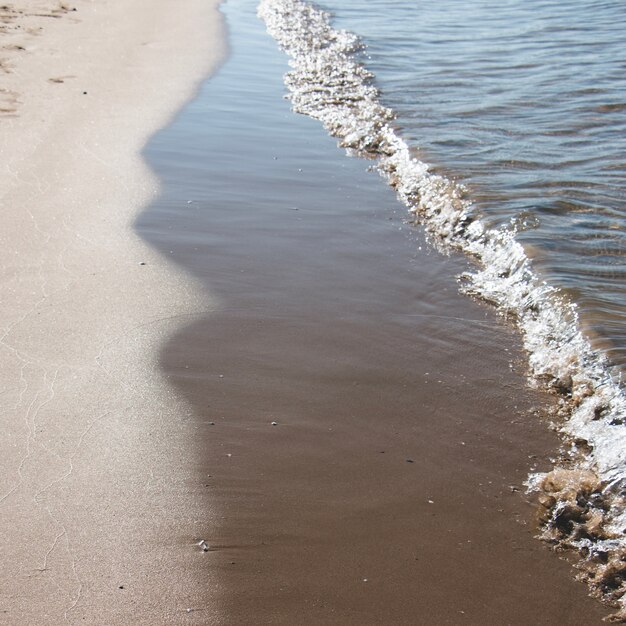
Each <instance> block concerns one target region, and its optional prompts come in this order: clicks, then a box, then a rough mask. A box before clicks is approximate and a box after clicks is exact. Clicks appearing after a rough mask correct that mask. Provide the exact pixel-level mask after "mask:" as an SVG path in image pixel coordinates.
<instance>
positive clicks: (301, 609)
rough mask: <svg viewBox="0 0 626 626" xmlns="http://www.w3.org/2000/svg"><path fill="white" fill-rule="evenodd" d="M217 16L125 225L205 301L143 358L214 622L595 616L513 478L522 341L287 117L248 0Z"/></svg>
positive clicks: (374, 193) (527, 439) (385, 202)
mask: <svg viewBox="0 0 626 626" xmlns="http://www.w3.org/2000/svg"><path fill="white" fill-rule="evenodd" d="M226 12H227V14H228V17H229V19H230V21H231V27H232V30H233V33H232V42H231V43H232V46H233V56H232V59H231V60H230V62H229V63H228V65H227V66H226V67H225V68H224V69H223V70H222V72H221V73H220V75H219V76H218V78H217V79H215V80H213V81H212V82H211V83H209V85H207V86H206V88H205V89H204V91H203V93H202V94H201V95H200V97H199V99H198V100H197V101H196V102H194V103H193V104H192V105H191V106H190V107H189V108H188V110H187V111H186V112H185V113H184V114H183V115H182V116H181V117H180V118H179V120H178V121H177V122H176V123H175V124H174V125H173V126H172V127H170V128H169V129H167V131H165V132H164V133H161V134H160V135H159V136H158V137H157V138H155V140H154V141H153V142H152V144H151V146H150V149H149V152H148V156H149V157H150V160H151V162H152V164H153V165H154V166H155V167H156V169H157V171H158V172H159V173H160V174H161V176H162V177H163V179H164V188H165V190H164V194H163V196H162V198H161V199H160V200H159V202H158V203H157V204H155V205H154V206H153V207H151V209H150V210H149V211H148V212H146V213H144V215H143V216H142V217H141V218H140V220H139V222H138V224H137V228H138V230H139V232H140V233H141V234H142V235H143V236H144V237H145V238H146V239H147V240H148V241H149V242H151V243H152V244H153V245H154V246H156V247H157V248H158V249H160V250H161V251H162V252H163V253H164V254H167V255H168V257H170V258H171V259H173V260H174V261H175V262H177V263H179V264H181V265H182V266H183V267H185V268H186V269H187V270H188V271H190V272H191V273H192V274H193V275H194V276H196V277H197V278H199V279H201V280H202V281H204V283H205V284H206V285H207V287H208V288H209V289H210V291H211V293H212V294H213V295H215V296H217V298H218V300H219V301H220V305H219V307H218V308H217V309H216V310H215V311H213V312H212V313H211V314H209V315H207V317H206V319H204V320H201V321H198V322H196V323H194V324H193V325H190V326H187V327H185V328H183V329H181V330H180V331H179V332H178V333H177V334H176V335H175V336H174V337H173V338H172V339H171V340H170V341H169V342H168V343H167V345H166V346H164V348H163V350H162V352H161V366H162V369H163V371H164V373H165V375H166V376H167V377H168V379H169V380H170V381H171V383H172V384H173V385H174V386H175V387H176V388H177V389H178V390H179V391H180V392H181V394H182V395H183V396H184V397H185V399H187V400H189V401H190V402H191V403H192V404H193V406H194V407H195V408H196V426H195V429H196V433H197V438H196V452H197V455H198V456H197V464H198V474H199V475H198V480H199V482H201V484H202V485H203V488H204V489H206V490H208V491H209V492H210V493H211V494H212V496H213V501H214V503H215V505H216V506H217V508H218V510H219V511H220V523H219V524H218V525H215V523H211V524H209V523H207V525H206V528H204V537H205V539H206V540H207V542H208V544H209V546H210V548H211V549H210V550H209V552H207V554H206V563H207V568H208V569H210V570H211V571H212V572H214V573H215V572H218V573H219V578H220V581H221V583H222V585H223V587H222V588H223V589H225V597H224V598H222V608H223V610H224V613H225V615H227V616H228V623H233V624H259V623H263V624H266V623H267V624H269V623H280V624H421V623H423V624H457V623H474V624H479V623H480V624H487V623H488V624H503V623H508V624H527V623H541V624H555V623H568V624H577V623H580V624H582V623H598V622H599V621H600V619H601V617H602V616H603V615H605V614H606V611H604V610H603V608H602V607H601V606H600V605H598V604H595V603H594V602H593V601H591V600H590V599H588V598H587V597H586V596H585V590H584V588H583V587H582V586H581V585H578V584H577V583H575V582H573V581H572V580H571V572H570V569H569V566H568V565H567V564H565V563H562V562H560V561H559V560H558V559H557V558H556V557H555V556H554V555H551V554H550V553H549V552H548V551H547V550H546V548H545V547H544V546H542V545H541V544H539V543H538V542H537V541H536V540H534V539H533V537H532V535H533V532H534V529H533V526H532V511H531V509H530V507H529V506H528V505H527V504H526V503H525V501H524V498H523V496H522V495H521V494H520V492H519V491H518V490H519V489H521V488H522V484H521V483H522V481H523V480H524V479H525V478H526V474H527V472H528V470H529V468H530V467H532V466H533V465H535V464H539V467H540V468H545V467H547V462H546V457H547V456H548V455H549V454H550V453H552V452H553V451H554V450H555V448H556V446H557V441H556V438H555V437H553V436H552V435H551V434H550V433H548V431H547V429H546V426H545V424H542V423H541V422H540V420H539V419H538V418H537V417H536V416H534V415H533V414H532V412H531V408H532V407H533V406H535V405H536V404H538V403H545V402H547V399H546V398H545V397H542V396H539V395H538V394H534V393H532V392H530V391H529V390H528V389H527V388H526V387H525V380H524V377H523V371H522V366H520V367H519V371H517V368H516V367H513V368H511V367H510V363H514V364H515V363H518V362H522V359H521V353H520V349H519V342H518V341H517V340H516V338H515V337H514V336H513V334H512V331H510V330H509V329H508V328H506V327H504V326H503V325H502V324H501V323H500V322H498V321H497V320H496V319H495V315H494V314H493V312H492V311H491V310H489V309H487V308H484V307H482V306H480V305H478V304H476V303H473V302H471V301H469V300H467V299H464V298H462V297H461V296H459V295H458V294H457V287H456V283H455V280H454V276H455V275H456V274H458V273H459V272H460V271H461V270H462V268H463V261H462V260H460V259H457V258H444V257H440V256H438V255H437V254H436V253H434V252H432V251H429V249H428V247H427V244H425V243H424V242H423V241H422V240H421V238H420V235H419V234H418V233H417V232H415V230H414V229H412V228H411V227H409V226H407V225H404V224H402V222H401V220H400V217H401V216H403V214H404V211H403V209H402V208H401V207H399V206H398V205H397V204H396V202H395V200H394V198H393V195H392V193H391V192H390V191H388V190H387V189H386V188H385V186H384V185H383V184H382V181H380V180H378V179H377V177H376V176H375V175H373V174H368V173H367V172H365V171H364V170H365V164H364V163H363V162H360V161H357V160H349V159H346V157H345V156H344V155H343V154H342V153H341V152H340V151H339V150H337V149H336V148H335V147H334V145H333V142H332V140H330V139H328V138H327V137H325V136H324V133H323V131H322V129H321V128H320V127H319V126H318V125H317V124H316V123H314V122H312V121H310V120H308V119H305V118H301V117H297V116H295V115H292V114H290V113H289V111H288V105H287V104H286V103H284V102H281V100H280V95H281V94H282V91H283V89H282V83H281V80H280V76H281V73H282V71H283V70H284V69H285V68H284V66H283V65H282V63H283V59H282V58H281V57H280V55H279V54H278V53H277V52H276V51H275V50H274V47H273V43H272V42H271V41H270V40H269V38H267V37H266V36H265V35H264V34H263V33H262V29H261V26H260V24H258V23H257V22H256V19H255V18H254V5H253V3H241V4H239V5H238V6H237V5H229V6H228V7H227V9H226ZM181 150H182V152H181ZM216 154H219V158H215V155H216ZM273 423H275V424H273Z"/></svg>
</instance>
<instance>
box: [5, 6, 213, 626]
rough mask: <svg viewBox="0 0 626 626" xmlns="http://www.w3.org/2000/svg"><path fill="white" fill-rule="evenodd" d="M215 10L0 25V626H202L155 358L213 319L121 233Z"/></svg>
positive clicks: (95, 13) (205, 56) (35, 12)
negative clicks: (149, 151)
mask: <svg viewBox="0 0 626 626" xmlns="http://www.w3.org/2000/svg"><path fill="white" fill-rule="evenodd" d="M217 4H218V3H217V2H216V1H214V0H209V1H204V0H202V1H201V0H188V1H187V2H185V3H177V5H176V7H175V8H174V7H173V6H172V4H171V3H169V2H166V1H164V0H158V1H155V0H138V1H137V2H132V3H128V2H123V1H122V0H103V1H98V2H95V1H91V0H77V1H76V2H73V3H68V4H62V3H60V2H56V1H53V0H18V1H16V2H11V3H9V4H6V5H3V6H2V7H0V162H1V164H2V165H1V167H0V190H1V191H0V206H1V210H2V228H1V229H0V242H1V245H0V259H1V261H0V268H1V269H0V298H1V300H2V315H1V320H0V376H1V380H2V382H1V385H0V406H1V415H2V423H1V429H2V440H1V442H0V526H1V531H0V536H1V537H2V540H1V543H0V562H2V572H1V573H0V623H2V624H12V625H14V624H42V625H43V624H55V625H56V624H62V623H79V622H80V623H88V624H129V623H133V624H174V623H176V624H182V623H213V622H214V620H216V619H217V615H218V608H217V604H216V599H215V598H216V594H217V582H216V581H215V580H213V579H209V578H208V573H207V571H206V570H205V569H204V563H203V561H202V558H201V557H202V551H201V550H200V549H199V548H198V545H197V542H198V541H199V540H200V539H201V537H198V536H197V534H198V530H197V524H198V523H199V520H201V519H206V518H207V516H210V515H211V508H210V504H209V503H208V502H207V499H206V496H205V495H204V494H203V493H202V492H199V491H198V490H197V488H196V486H195V485H196V484H197V480H196V476H195V474H194V467H193V463H192V461H191V460H190V458H189V455H188V454H187V447H188V445H189V441H190V440H191V439H192V437H193V428H192V426H191V425H190V424H189V423H188V421H187V420H186V416H187V415H188V414H189V409H188V407H187V406H186V405H185V403H184V402H183V401H180V400H177V399H176V398H175V397H173V396H172V395H171V394H170V392H169V391H167V388H166V387H164V386H163V385H162V381H161V379H160V374H159V373H158V371H157V370H156V368H155V363H156V357H155V354H156V352H157V349H158V346H159V344H160V343H161V342H162V341H163V340H164V339H165V338H167V337H168V336H169V335H170V334H171V332H172V330H173V329H174V328H175V327H177V325H178V324H179V321H180V319H181V317H188V318H193V316H194V315H195V314H197V313H198V312H200V311H206V310H207V309H208V308H210V307H211V306H212V303H211V299H210V297H209V295H208V294H207V292H206V291H204V292H201V291H200V290H197V289H195V288H194V284H193V281H192V280H191V279H190V278H187V277H185V276H183V275H182V274H178V273H177V271H176V269H175V268H173V267H172V266H171V265H169V264H168V263H167V262H166V261H165V259H163V257H161V256H159V255H158V254H157V253H156V252H154V251H153V250H151V249H150V248H148V246H146V245H145V244H144V243H143V242H142V241H141V240H139V239H138V237H137V236H136V235H135V234H134V233H133V231H132V228H131V225H132V222H133V220H134V218H135V216H136V214H137V212H138V211H139V210H140V209H141V208H142V207H143V206H144V205H145V204H147V203H148V202H150V201H151V200H152V199H153V198H154V197H155V196H156V195H157V194H158V192H159V184H158V181H157V180H156V178H155V176H154V175H153V174H152V173H151V172H150V171H149V169H148V168H147V167H146V165H145V164H144V163H143V161H142V158H141V157H140V151H141V149H142V147H143V145H144V144H145V142H146V140H147V138H148V137H149V136H150V135H151V134H152V133H153V132H154V131H155V130H156V129H158V128H160V127H162V126H163V125H165V124H166V123H167V122H168V120H169V119H170V118H171V116H172V115H173V114H174V113H175V112H176V111H177V110H178V109H179V108H180V107H181V105H182V104H183V103H184V102H185V101H186V100H187V99H189V98H190V97H191V96H192V95H193V93H194V90H195V89H196V88H197V85H198V83H199V81H200V80H202V79H203V78H204V77H205V76H206V75H207V74H209V73H210V72H211V71H212V70H213V69H215V68H216V67H217V66H218V64H219V63H220V61H221V60H222V58H223V57H224V55H225V43H224V36H223V32H222V29H223V24H222V19H221V16H220V14H219V12H218V10H217Z"/></svg>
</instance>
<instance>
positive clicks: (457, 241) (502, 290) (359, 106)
mask: <svg viewBox="0 0 626 626" xmlns="http://www.w3.org/2000/svg"><path fill="white" fill-rule="evenodd" d="M258 14H259V17H260V18H261V19H263V20H264V22H265V24H266V27H267V30H268V32H269V33H270V34H271V35H272V36H273V37H274V38H275V39H276V40H277V42H278V43H279V45H280V46H281V48H282V49H283V50H284V51H285V52H286V53H287V54H288V55H289V56H290V57H291V59H290V66H291V68H292V69H291V71H290V72H288V73H287V74H286V75H285V83H286V85H287V87H288V89H289V92H290V95H289V98H290V100H291V102H292V105H293V109H294V110H295V111H296V112H298V113H303V114H306V115H309V116H311V117H313V118H315V119H318V120H320V121H321V122H322V123H323V125H324V127H325V128H326V129H327V130H328V132H329V133H330V134H331V135H332V136H334V137H337V138H338V140H339V145H340V146H342V147H344V148H346V149H347V150H348V152H349V153H350V154H352V155H355V156H362V157H366V158H370V159H375V160H376V167H377V169H378V171H379V172H380V174H381V175H382V176H383V177H384V178H385V179H386V180H387V182H388V183H389V185H391V186H392V187H393V188H394V189H395V190H396V192H397V195H398V197H399V199H400V200H401V201H402V202H403V203H404V204H405V205H406V206H407V208H408V210H409V211H410V212H411V213H413V214H414V215H415V216H416V218H417V219H418V220H419V221H420V222H421V223H422V224H423V226H424V227H425V229H426V230H427V232H428V233H429V235H430V237H431V238H432V239H433V240H434V241H435V242H438V244H439V245H441V246H443V247H444V248H447V249H455V250H460V251H463V252H464V253H466V254H468V255H469V256H470V257H472V258H473V259H475V261H476V262H477V263H476V269H474V270H472V271H468V272H466V273H465V274H464V275H463V276H462V277H461V279H462V280H461V284H462V286H461V289H462V291H463V292H465V293H467V294H471V295H473V296H477V297H480V298H482V299H484V300H486V301H488V302H490V303H492V304H493V305H494V306H496V307H497V309H498V311H499V312H500V313H502V314H503V315H505V316H507V317H508V318H510V319H515V320H516V322H517V325H518V326H519V329H520V331H521V333H522V336H523V341H524V346H525V348H526V350H527V352H528V357H529V365H530V370H529V371H530V374H529V375H530V379H531V381H532V382H533V383H534V384H537V385H540V386H542V387H544V388H547V389H549V390H551V391H552V392H554V393H555V394H557V395H558V398H559V400H558V412H557V413H558V414H557V415H555V421H556V425H557V427H558V430H559V431H560V432H561V433H562V435H563V437H564V440H565V442H566V444H567V446H568V451H567V452H566V453H564V454H563V456H562V458H561V461H560V462H559V464H558V466H557V467H555V469H554V470H553V471H551V472H549V473H547V474H534V475H531V476H530V477H529V480H528V486H529V489H530V490H533V491H537V492H539V494H540V495H539V501H540V503H541V505H542V520H543V537H544V539H546V540H548V541H550V542H551V543H553V544H555V545H556V546H558V547H563V548H573V549H575V550H577V551H578V552H579V553H580V554H581V556H582V557H583V558H582V560H581V564H580V569H581V576H582V577H583V578H584V579H585V580H586V581H587V582H588V583H589V585H590V588H591V590H592V593H593V594H594V595H596V596H598V597H601V598H602V599H604V600H607V601H609V602H611V603H612V604H613V605H615V606H617V607H619V608H620V611H619V612H618V613H617V614H616V615H615V616H614V619H616V620H622V619H626V512H625V510H624V504H625V503H626V425H625V421H626V399H625V397H624V393H623V390H622V388H621V387H620V385H619V384H618V382H616V381H615V380H613V379H612V378H611V375H610V373H609V369H608V363H607V361H606V359H605V357H604V356H603V355H602V354H600V353H598V352H596V351H595V350H594V349H593V348H592V347H591V345H590V344H589V342H588V341H587V339H586V338H585V337H584V336H583V335H582V333H581V332H580V330H579V323H578V315H577V312H576V306H575V305H574V304H572V303H570V302H568V301H567V300H566V299H565V298H564V297H563V296H562V294H560V292H559V291H558V290H557V289H556V288H554V287H552V286H550V285H548V284H547V283H546V282H545V281H543V280H542V279H541V277H540V276H538V275H537V273H536V272H535V271H534V270H533V268H532V266H531V262H530V259H529V258H528V256H527V255H526V253H525V251H524V248H523V247H522V246H521V244H520V243H519V242H518V241H517V240H516V232H515V227H514V225H513V224H512V225H511V226H510V227H509V228H500V229H493V228H487V227H486V226H485V225H484V223H483V222H482V221H481V220H480V219H479V218H478V217H476V216H475V215H473V214H472V210H471V200H470V199H469V198H468V194H467V191H466V189H465V188H464V187H463V186H461V185H459V184H457V183H456V182H454V181H452V180H450V179H448V178H445V177H444V176H441V175H437V174H434V173H432V172H431V171H430V168H429V166H428V165H427V164H426V163H423V162H421V161H420V160H418V159H416V158H414V157H412V156H411V151H410V148H409V146H408V145H407V144H406V142H405V141H404V139H403V138H402V137H401V135H400V134H399V132H398V131H397V130H396V129H395V128H394V126H393V125H392V120H393V119H394V113H393V111H392V110H390V109H389V108H387V107H385V106H383V105H382V104H381V102H380V100H379V92H378V90H377V88H376V87H375V85H374V75H373V74H372V73H371V72H370V71H368V70H367V69H366V68H365V67H364V66H363V65H362V64H361V63H360V56H359V55H360V51H361V50H362V45H361V43H360V41H359V39H358V37H357V36H356V35H354V34H352V33H350V32H348V31H345V30H336V29H334V28H333V27H332V26H331V22H330V16H329V14H328V13H326V12H324V11H322V10H320V9H318V8H316V7H315V6H313V5H311V4H308V3H306V2H303V1H301V0H263V1H262V2H261V3H260V5H259V9H258Z"/></svg>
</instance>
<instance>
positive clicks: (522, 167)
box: [259, 0, 626, 600]
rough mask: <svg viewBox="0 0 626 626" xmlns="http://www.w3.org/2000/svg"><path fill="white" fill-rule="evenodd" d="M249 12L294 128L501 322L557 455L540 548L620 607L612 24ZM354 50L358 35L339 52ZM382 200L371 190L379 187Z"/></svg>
mask: <svg viewBox="0 0 626 626" xmlns="http://www.w3.org/2000/svg"><path fill="white" fill-rule="evenodd" d="M324 9H326V10H328V11H329V12H325V11H323V10H321V9H320V8H319V7H316V6H313V5H310V4H308V3H304V2H300V1H297V0H264V1H263V2H261V4H260V8H259V15H260V17H261V18H262V19H263V20H264V21H265V22H266V24H267V28H268V31H269V32H270V33H271V34H272V35H273V36H274V37H275V38H276V39H277V41H278V42H279V44H280V45H281V47H282V48H283V49H284V50H285V51H286V52H287V53H288V54H289V55H290V57H291V66H292V71H291V72H289V73H288V74H287V75H286V78H285V82H286V85H287V88H288V89H289V93H290V96H289V97H290V99H291V101H292V105H293V108H294V110H295V111H297V112H299V113H304V114H307V115H310V116H312V117H314V118H316V119H319V120H320V121H321V122H322V123H323V124H324V126H325V127H326V128H327V130H328V131H329V132H330V133H331V134H332V135H333V136H335V137H337V138H338V140H339V143H340V145H341V146H343V147H344V148H346V149H347V151H348V153H349V154H351V155H353V156H360V157H364V158H368V159H371V160H372V163H373V166H374V167H375V168H376V169H377V170H378V171H379V172H380V174H381V175H382V177H383V178H384V179H385V181H386V182H387V183H388V184H389V185H391V186H392V187H393V188H394V189H395V190H396V191H397V194H398V197H399V198H400V200H401V201H402V202H403V203H404V204H405V205H406V207H407V209H408V211H409V212H410V213H411V214H413V215H415V216H416V218H417V221H418V222H420V223H421V224H423V225H424V226H425V228H426V231H427V232H428V233H429V236H430V240H431V243H432V244H433V245H434V246H435V247H437V248H438V249H440V250H441V251H442V252H444V253H445V252H446V251H449V250H453V249H454V250H461V251H463V252H465V253H466V254H467V255H468V256H469V257H470V258H471V259H472V260H473V261H474V262H475V264H476V266H475V268H474V269H471V270H470V271H468V272H466V273H465V274H464V275H463V276H461V277H460V283H461V284H460V288H461V289H462V290H463V291H465V292H466V293H468V294H470V295H473V296H475V297H478V298H481V299H483V300H486V301H488V302H491V303H493V304H494V305H495V306H496V307H497V308H498V309H499V311H500V312H501V313H502V315H503V316H506V317H508V318H513V319H515V320H516V321H517V324H518V326H519V329H520V331H521V333H522V335H523V337H524V344H525V348H526V350H527V352H528V358H529V375H530V376H529V378H530V382H531V384H535V385H539V386H543V387H545V388H548V389H550V390H552V391H553V392H554V393H556V394H558V395H559V397H560V411H559V415H558V417H557V420H556V422H557V425H558V427H559V428H560V430H561V431H562V433H563V435H564V437H565V441H566V442H567V443H568V445H570V444H571V450H570V454H569V456H568V458H567V459H566V462H564V463H563V466H562V467H560V468H557V469H556V470H555V471H554V472H552V473H550V474H548V475H540V476H533V477H531V478H530V480H529V484H530V485H531V487H533V488H536V489H538V490H541V491H544V492H545V493H544V502H545V504H546V507H547V508H548V512H547V514H546V517H545V521H546V536H547V537H548V538H549V539H550V540H552V541H558V542H561V543H562V544H563V545H569V546H573V547H575V548H577V549H578V550H579V551H580V552H581V554H583V556H584V557H585V559H587V561H588V563H589V567H588V570H587V575H588V578H589V581H590V583H591V584H592V588H595V589H596V590H600V591H601V592H605V593H606V594H607V595H608V596H609V597H610V598H611V599H613V600H617V599H619V598H620V597H622V595H623V593H624V588H623V582H622V581H623V578H624V570H625V567H624V563H623V560H622V557H623V555H624V532H625V530H626V518H625V516H624V500H623V494H624V487H625V482H626V468H625V461H626V432H625V431H626V428H625V426H624V420H625V419H626V410H625V409H626V404H625V401H624V392H623V384H622V378H621V376H622V374H623V372H624V371H626V370H625V367H626V324H625V321H626V308H625V307H624V304H625V301H626V300H625V294H626V282H625V281H624V278H625V277H626V257H625V255H624V252H625V251H626V232H625V230H624V226H625V225H626V220H625V217H626V176H625V174H626V161H625V160H624V154H625V153H626V152H625V149H626V132H625V131H626V55H625V52H624V51H625V50H626V29H625V28H624V23H625V21H626V19H625V18H626V7H625V6H624V4H623V3H622V2H620V1H618V0H614V1H607V2H594V3H579V2H573V1H566V2H550V1H541V0H531V1H525V2H521V1H517V0H512V1H509V2H493V1H483V2H476V3H467V2H462V1H461V0H443V1H442V2H436V3H433V2H414V1H413V2H408V1H400V2H388V1H381V0H367V1H365V0H328V1H327V2H324ZM355 33H356V34H358V37H357V36H356V35H355ZM381 184H382V181H381Z"/></svg>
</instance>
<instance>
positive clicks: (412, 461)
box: [406, 459, 415, 463]
mask: <svg viewBox="0 0 626 626" xmlns="http://www.w3.org/2000/svg"><path fill="white" fill-rule="evenodd" d="M406 462H407V463H415V461H414V460H413V459H407V460H406Z"/></svg>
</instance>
